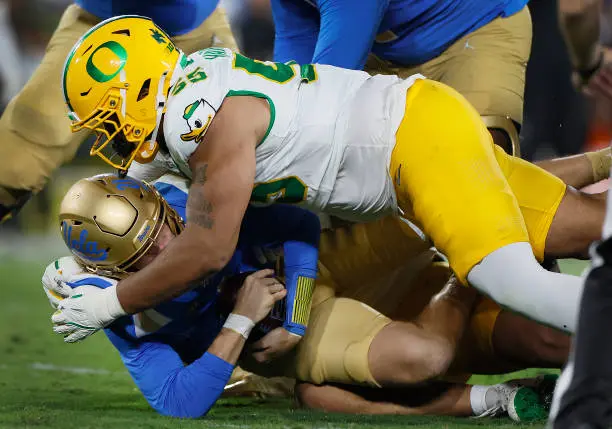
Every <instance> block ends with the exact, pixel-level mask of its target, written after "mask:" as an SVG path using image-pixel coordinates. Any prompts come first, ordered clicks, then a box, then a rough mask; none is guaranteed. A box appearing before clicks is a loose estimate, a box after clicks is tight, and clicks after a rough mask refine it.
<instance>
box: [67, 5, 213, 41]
mask: <svg viewBox="0 0 612 429" xmlns="http://www.w3.org/2000/svg"><path fill="white" fill-rule="evenodd" d="M75 3H76V4H77V5H79V6H80V7H82V8H83V9H85V10H86V11H87V12H89V13H91V14H92V15H95V16H97V17H98V18H100V19H107V18H110V17H112V16H117V15H142V16H147V17H149V18H151V19H152V20H153V21H155V23H156V24H157V25H159V26H160V27H161V28H163V29H164V30H165V31H166V33H168V34H169V35H170V36H176V35H179V34H185V33H188V32H189V31H191V30H193V29H194V28H196V27H198V26H199V25H200V24H202V22H204V20H205V19H206V18H208V17H209V16H210V14H211V13H212V12H213V11H214V10H215V8H216V7H217V4H218V3H219V0H75Z"/></svg>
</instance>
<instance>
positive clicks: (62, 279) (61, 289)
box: [42, 256, 85, 309]
mask: <svg viewBox="0 0 612 429" xmlns="http://www.w3.org/2000/svg"><path fill="white" fill-rule="evenodd" d="M77 274H85V270H84V269H83V267H81V265H79V263H78V262H76V261H75V260H74V258H73V257H72V256H64V257H63V258H59V259H56V260H55V261H53V262H51V263H50V264H49V265H47V268H46V269H45V272H44V274H43V276H42V285H43V289H44V291H45V294H46V295H47V298H48V299H49V303H50V304H51V307H53V308H54V309H57V306H58V304H59V302H60V301H61V300H63V299H64V298H68V297H69V296H70V295H72V288H71V287H70V286H68V285H67V284H66V282H67V281H69V279H70V278H71V277H72V276H75V275H77Z"/></svg>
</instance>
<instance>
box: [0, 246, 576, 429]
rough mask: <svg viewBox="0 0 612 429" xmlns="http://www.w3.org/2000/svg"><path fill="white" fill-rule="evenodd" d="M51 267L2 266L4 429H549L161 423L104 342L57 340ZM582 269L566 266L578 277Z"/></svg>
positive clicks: (379, 421) (238, 416)
mask: <svg viewBox="0 0 612 429" xmlns="http://www.w3.org/2000/svg"><path fill="white" fill-rule="evenodd" d="M49 262H50V261H49ZM46 263H47V261H46V260H44V262H40V263H34V262H23V261H22V260H18V259H14V258H11V257H10V256H8V257H7V256H6V255H4V256H3V257H2V260H1V262H0V279H1V280H0V281H1V284H2V292H3V298H2V300H1V301H0V428H30V427H35V428H65V429H68V428H79V429H84V428H134V429H135V428H173V429H174V428H244V427H249V428H266V429H274V428H287V429H298V428H360V427H370V428H400V427H402V428H405V427H410V428H441V429H442V428H448V429H453V428H471V427H499V428H510V427H512V428H519V427H525V428H540V427H543V424H542V423H540V424H534V425H517V424H513V423H512V422H511V421H510V420H508V419H496V420H490V419H484V420H471V419H447V418H413V417H395V416H388V417H387V416H383V417H364V416H345V415H324V414H320V413H312V412H306V411H301V410H294V409H292V408H291V404H290V402H289V401H282V400H276V401H266V402H262V401H259V400H249V399H244V400H243V399H241V400H231V401H230V400H223V401H221V402H220V403H218V404H217V405H216V406H215V407H214V408H213V411H211V413H210V414H209V415H208V416H207V417H206V418H205V419H203V420H196V421H180V420H174V419H170V418H164V417H160V416H158V415H156V413H155V412H154V411H152V410H151V409H150V408H149V407H148V405H147V403H146V402H145V400H144V399H143V398H142V397H141V396H140V393H139V392H138V391H137V390H136V389H135V387H134V384H133V383H132V381H131V379H130V377H129V376H128V374H127V372H126V371H125V370H124V369H123V367H122V364H121V361H120V360H119V357H118V355H117V354H116V353H115V351H114V349H113V348H112V346H111V345H110V343H108V342H107V341H106V339H105V337H104V336H103V335H99V334H97V335H95V336H94V337H92V338H90V339H89V340H87V342H86V343H83V344H71V345H67V344H64V343H63V342H62V341H61V338H60V337H59V336H56V335H54V334H52V332H51V329H50V327H51V324H50V321H49V317H50V314H51V308H50V307H49V304H48V303H47V300H46V297H45V296H44V293H43V292H42V288H41V286H40V277H41V275H42V272H43V270H44V267H45V266H46ZM582 267H583V265H582V264H575V263H573V264H569V265H566V266H565V268H566V270H568V271H572V272H578V271H579V270H581V268H582ZM479 381H480V382H482V381H483V380H482V379H481V380H479ZM485 381H497V380H492V379H489V380H485Z"/></svg>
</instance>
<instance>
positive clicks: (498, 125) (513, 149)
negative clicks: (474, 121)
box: [481, 115, 521, 158]
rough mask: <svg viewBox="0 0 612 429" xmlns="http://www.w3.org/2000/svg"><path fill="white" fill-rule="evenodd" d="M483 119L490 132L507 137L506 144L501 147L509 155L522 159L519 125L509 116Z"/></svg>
mask: <svg viewBox="0 0 612 429" xmlns="http://www.w3.org/2000/svg"><path fill="white" fill-rule="evenodd" d="M481 118H482V121H483V122H484V124H485V126H486V127H487V128H488V129H489V130H495V131H499V132H500V133H502V134H503V136H504V137H505V142H504V144H500V147H501V148H502V149H504V151H506V153H507V154H509V155H512V156H516V157H517V158H520V157H521V145H520V141H519V125H518V124H517V123H516V122H514V121H513V120H512V119H510V117H508V116H497V115H485V116H481ZM496 143H499V142H496Z"/></svg>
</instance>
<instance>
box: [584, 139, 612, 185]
mask: <svg viewBox="0 0 612 429" xmlns="http://www.w3.org/2000/svg"><path fill="white" fill-rule="evenodd" d="M586 157H587V159H588V160H589V162H590V163H591V168H592V169H593V181H594V183H597V182H599V181H600V180H604V179H607V178H608V177H610V167H612V154H611V153H610V148H609V147H607V148H605V149H601V150H598V151H595V152H587V153H586Z"/></svg>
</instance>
